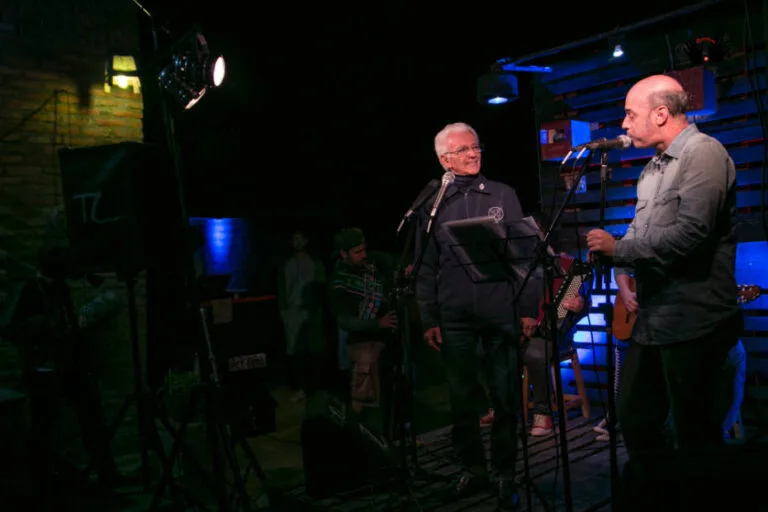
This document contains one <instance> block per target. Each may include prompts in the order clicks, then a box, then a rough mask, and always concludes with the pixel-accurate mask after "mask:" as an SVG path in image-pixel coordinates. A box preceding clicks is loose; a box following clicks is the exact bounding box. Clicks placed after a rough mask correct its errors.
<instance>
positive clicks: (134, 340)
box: [125, 276, 150, 490]
mask: <svg viewBox="0 0 768 512" xmlns="http://www.w3.org/2000/svg"><path fill="white" fill-rule="evenodd" d="M125 285H126V290H127V293H128V318H129V322H130V332H131V353H132V354H131V355H132V358H133V386H134V394H135V400H136V413H137V418H138V421H137V423H138V434H139V447H140V450H141V476H142V482H143V484H144V489H145V490H147V489H149V486H150V481H149V459H148V456H147V443H146V439H145V436H144V433H145V432H144V429H145V427H146V425H147V418H146V411H145V408H144V401H143V400H142V396H143V394H144V386H143V385H142V379H143V375H142V371H141V368H142V366H141V349H140V347H139V325H138V323H139V322H138V313H137V310H136V289H135V284H134V277H133V276H127V277H126V279H125Z"/></svg>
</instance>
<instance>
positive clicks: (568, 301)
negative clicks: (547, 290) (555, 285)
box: [563, 295, 586, 313]
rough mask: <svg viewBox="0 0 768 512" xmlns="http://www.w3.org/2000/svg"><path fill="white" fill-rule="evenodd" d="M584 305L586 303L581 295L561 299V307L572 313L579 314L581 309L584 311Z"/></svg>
mask: <svg viewBox="0 0 768 512" xmlns="http://www.w3.org/2000/svg"><path fill="white" fill-rule="evenodd" d="M585 305H586V302H585V301H584V297H582V296H581V295H578V296H576V297H566V298H565V299H563V307H564V308H565V309H567V310H568V311H571V312H573V313H579V312H580V311H581V310H582V309H584V306H585Z"/></svg>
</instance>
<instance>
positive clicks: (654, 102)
mask: <svg viewBox="0 0 768 512" xmlns="http://www.w3.org/2000/svg"><path fill="white" fill-rule="evenodd" d="M630 94H634V95H635V96H637V97H638V98H642V99H644V100H645V101H646V102H647V103H648V107H649V108H650V109H655V108H657V107H661V106H665V107H667V109H668V110H669V115H670V116H671V117H678V116H684V115H685V113H686V111H687V110H688V94H686V92H685V90H683V86H682V85H680V82H678V81H677V80H675V79H674V78H672V77H670V76H666V75H652V76H649V77H647V78H644V79H642V80H640V81H639V82H637V83H636V84H635V85H634V86H633V87H632V89H630V90H629V94H627V97H629V95H630Z"/></svg>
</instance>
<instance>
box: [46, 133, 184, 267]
mask: <svg viewBox="0 0 768 512" xmlns="http://www.w3.org/2000/svg"><path fill="white" fill-rule="evenodd" d="M59 163H60V166H61V182H62V190H63V193H64V206H65V212H66V221H67V237H68V239H69V245H70V250H71V252H72V256H73V257H74V258H76V260H77V263H78V264H79V266H81V267H84V268H85V269H87V270H91V271H115V270H117V271H121V270H125V271H138V270H140V269H142V268H145V266H146V263H147V251H148V250H149V249H150V248H151V249H152V250H153V251H157V252H162V251H164V250H167V248H168V247H173V244H176V243H178V242H179V241H180V239H177V238H175V237H176V235H178V234H179V233H183V220H182V218H181V210H180V206H179V205H180V201H179V194H178V190H179V189H178V187H177V186H176V179H175V171H174V167H173V160H172V159H171V158H170V155H169V154H168V152H167V151H166V150H165V149H163V148H161V147H159V146H154V145H149V144H143V143H139V142H121V143H118V144H108V145H103V146H92V147H83V148H62V149H60V150H59ZM182 236H183V235H182Z"/></svg>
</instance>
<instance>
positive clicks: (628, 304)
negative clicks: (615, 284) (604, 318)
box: [619, 290, 640, 313]
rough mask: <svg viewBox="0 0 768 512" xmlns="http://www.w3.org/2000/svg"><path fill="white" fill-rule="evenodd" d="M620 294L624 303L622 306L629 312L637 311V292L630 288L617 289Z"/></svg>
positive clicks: (638, 307) (638, 306)
mask: <svg viewBox="0 0 768 512" xmlns="http://www.w3.org/2000/svg"><path fill="white" fill-rule="evenodd" d="M619 294H620V295H621V301H622V302H623V303H624V307H625V308H626V309H627V311H629V312H630V313H637V311H638V310H639V309H640V305H639V304H638V303H637V294H636V293H635V292H633V291H630V290H621V291H619Z"/></svg>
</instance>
